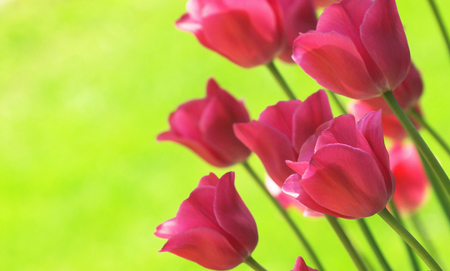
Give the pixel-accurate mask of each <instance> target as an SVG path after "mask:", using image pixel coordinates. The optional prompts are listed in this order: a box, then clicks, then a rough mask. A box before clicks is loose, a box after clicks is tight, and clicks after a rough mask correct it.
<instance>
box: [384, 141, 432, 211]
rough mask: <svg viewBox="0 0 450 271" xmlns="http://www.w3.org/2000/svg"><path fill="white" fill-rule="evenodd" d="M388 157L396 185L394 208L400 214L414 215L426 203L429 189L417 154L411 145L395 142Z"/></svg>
mask: <svg viewBox="0 0 450 271" xmlns="http://www.w3.org/2000/svg"><path fill="white" fill-rule="evenodd" d="M389 157H390V161H391V170H392V173H393V174H394V177H395V185H396V187H395V193H394V197H393V200H394V202H395V206H396V207H397V209H398V211H399V212H400V213H404V214H411V213H414V212H416V211H417V209H418V208H419V207H420V206H422V205H423V203H424V202H425V201H426V199H427V191H428V187H429V183H428V179H427V177H426V174H425V170H424V168H423V165H422V162H421V160H420V157H419V153H418V152H417V149H416V148H415V147H414V145H413V144H411V143H405V144H403V145H402V144H400V143H398V142H396V143H395V144H394V146H393V147H392V148H391V149H390V150H389Z"/></svg>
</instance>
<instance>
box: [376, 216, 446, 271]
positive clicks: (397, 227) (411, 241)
mask: <svg viewBox="0 0 450 271" xmlns="http://www.w3.org/2000/svg"><path fill="white" fill-rule="evenodd" d="M378 215H379V216H380V217H381V218H382V219H383V220H384V221H385V222H386V223H387V224H388V225H389V226H391V228H392V229H393V230H394V231H396V232H397V233H398V234H399V235H400V236H401V237H402V238H403V240H404V241H405V242H406V243H408V245H409V246H410V247H411V248H412V249H413V250H414V251H415V252H416V253H417V255H419V257H420V258H421V259H422V260H423V261H424V262H425V264H426V265H427V266H428V267H429V268H430V269H431V270H433V271H442V268H441V267H440V266H439V265H438V264H437V263H436V261H435V260H434V259H433V257H431V255H430V254H429V253H428V252H427V251H426V250H425V249H424V248H423V246H422V245H421V244H420V243H419V242H417V240H416V239H415V238H414V237H413V236H412V235H411V234H410V233H409V232H408V231H407V230H406V229H405V228H404V227H403V226H402V224H400V223H399V222H398V221H397V219H395V218H394V217H393V216H392V214H391V213H389V211H388V210H387V209H386V208H384V209H383V210H382V211H381V212H379V213H378Z"/></svg>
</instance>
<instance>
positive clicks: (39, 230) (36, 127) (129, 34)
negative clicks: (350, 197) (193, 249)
mask: <svg viewBox="0 0 450 271" xmlns="http://www.w3.org/2000/svg"><path fill="white" fill-rule="evenodd" d="M437 3H438V5H439V6H440V8H441V11H442V13H443V17H444V18H449V17H450V3H448V2H447V1H444V0H439V1H437ZM184 6H185V1H173V0H167V1H156V0H147V1H144V0H128V1H123V0H105V1H87V0H77V1H74V0H66V1H57V0H42V1H31V0H13V1H9V2H0V153H1V155H0V270H201V268H200V267H199V266H198V265H196V264H194V263H191V262H188V261H186V260H183V259H180V258H178V257H176V256H174V255H172V254H168V253H162V254H158V253H157V251H158V250H159V249H160V248H161V247H162V245H163V244H164V242H165V241H164V240H162V239H158V238H156V237H155V236H154V235H153V232H154V230H155V228H156V226H157V225H158V224H160V223H161V222H163V221H165V220H167V219H169V218H172V217H173V216H175V214H176V211H177V210H178V206H179V204H180V203H181V201H182V200H184V199H185V198H187V196H188V195H189V193H190V191H191V190H192V189H193V188H194V187H195V186H196V184H197V182H198V180H199V179H200V177H202V176H204V175H206V174H208V173H209V172H210V171H212V172H215V173H216V174H218V175H220V174H223V173H224V172H226V171H227V170H234V171H236V176H237V177H236V178H237V187H238V190H239V191H240V193H241V195H242V197H243V198H244V201H245V202H246V203H247V205H248V206H249V208H250V210H251V211H252V213H253V214H254V216H255V219H256V221H257V223H258V228H259V232H260V242H259V245H258V247H257V249H256V250H255V253H254V257H255V259H256V260H259V261H260V262H261V264H262V265H264V266H266V267H267V268H268V269H269V270H290V269H291V268H292V267H293V264H294V261H295V258H296V257H297V256H299V255H305V251H304V250H303V249H302V248H301V247H300V246H299V245H298V243H297V242H296V240H295V239H294V237H293V234H292V233H291V232H290V231H289V229H288V228H287V226H286V225H285V223H284V221H282V219H281V217H280V216H279V215H278V214H277V213H276V212H275V210H274V208H273V207H272V206H271V205H270V204H269V203H268V201H267V200H266V199H265V198H264V196H263V194H262V193H261V192H260V191H259V190H258V188H257V187H256V186H255V185H254V184H253V182H252V180H251V179H250V178H249V176H248V175H247V174H246V172H244V171H243V169H242V168H241V167H239V166H236V167H233V168H230V169H220V170H218V169H215V168H212V167H211V166H209V165H207V164H206V163H204V162H203V161H201V160H200V159H199V158H197V157H196V156H195V155H194V154H192V153H191V152H189V151H187V150H186V149H184V148H182V147H180V146H178V145H175V144H170V143H156V141H155V137H156V135H157V134H158V133H159V132H161V131H163V130H165V129H167V128H168V124H167V117H168V115H169V113H170V112H171V111H173V110H174V109H175V108H176V107H177V106H178V105H179V104H180V103H182V102H185V101H186V100H189V99H193V98H199V97H203V96H204V93H205V84H206V80H207V79H208V78H209V77H212V76H214V77H215V78H216V79H217V80H218V82H219V84H220V85H221V86H223V87H224V88H225V89H227V90H229V91H230V92H231V93H233V94H234V95H235V96H236V97H239V98H242V99H244V100H245V102H246V105H247V107H248V108H249V110H250V112H251V115H252V117H253V118H257V116H258V114H259V112H261V111H262V110H263V109H264V108H265V107H266V106H268V105H271V104H274V103H275V102H277V101H278V100H281V99H285V97H284V96H283V93H282V92H281V91H280V89H279V87H278V86H277V85H276V83H275V82H274V80H273V79H272V78H271V77H270V75H269V73H268V72H267V71H266V70H265V68H264V67H260V68H255V69H251V70H245V69H242V68H239V67H237V66H235V65H233V64H231V63H229V62H228V61H227V60H225V59H223V58H222V57H220V56H218V55H217V54H215V53H212V52H210V51H208V50H206V49H204V48H203V47H201V46H200V45H199V44H198V42H197V41H196V40H195V38H194V37H193V36H192V35H190V34H188V33H183V32H180V31H177V30H176V29H175V27H174V21H175V20H176V19H177V18H178V17H179V16H180V15H181V14H182V13H184V10H185V8H184ZM398 6H399V11H400V15H401V17H402V20H403V23H404V25H405V28H406V32H407V36H408V40H409V44H410V48H411V53H412V57H413V60H414V62H415V63H416V65H417V67H418V68H419V70H420V71H421V72H422V75H423V78H424V82H425V93H424V96H423V99H422V108H423V111H424V113H425V116H426V117H427V119H428V120H429V122H430V123H432V124H433V125H434V126H435V127H437V129H438V130H439V132H440V134H442V135H444V137H446V139H447V141H449V142H450V138H448V136H447V135H448V134H449V133H450V126H449V125H448V124H449V122H448V112H449V108H448V105H447V104H448V101H449V100H450V93H449V91H448V90H447V88H448V85H449V82H450V76H449V75H450V58H449V57H448V54H447V52H446V51H445V47H444V43H443V41H442V39H441V37H440V34H439V32H438V29H437V24H436V22H435V20H434V18H433V17H432V14H431V10H430V8H429V7H428V5H427V3H426V1H425V0H422V1H414V2H411V1H406V0H399V1H398ZM446 23H447V26H449V27H450V22H449V21H448V20H447V22H446ZM279 66H280V69H281V70H282V72H283V74H284V75H285V77H286V79H287V80H288V82H289V83H290V84H291V85H292V87H293V89H294V91H295V92H296V94H297V95H298V96H299V98H301V99H304V98H305V97H307V96H308V95H310V94H311V93H313V92H315V91H316V90H317V89H318V88H319V86H318V85H317V84H316V83H315V82H314V80H312V79H311V78H309V77H308V76H306V75H305V74H304V73H303V71H302V70H301V69H300V68H299V67H298V66H296V65H292V66H290V65H284V64H282V63H279ZM335 109H337V108H335ZM335 112H336V113H339V111H337V110H335ZM423 134H424V136H425V139H426V140H427V142H430V145H431V147H432V149H433V150H435V151H436V154H437V155H438V156H439V157H440V160H441V162H442V164H443V165H444V167H445V168H446V169H449V168H450V160H449V159H448V158H447V157H446V156H445V154H444V152H442V151H441V150H440V148H439V147H438V146H437V145H436V144H435V142H434V141H433V139H432V138H430V137H429V136H428V134H427V133H426V132H424V133H423ZM251 164H252V165H254V166H255V167H256V168H257V169H258V170H259V172H260V174H261V175H262V173H263V168H262V166H261V165H260V163H259V162H258V160H257V159H256V157H254V156H252V157H251ZM430 198H431V201H430V203H428V204H427V205H426V206H425V207H424V209H423V212H422V213H421V217H422V218H423V219H424V220H426V221H427V224H428V225H429V227H428V229H429V231H430V235H431V236H432V237H433V239H434V240H435V242H436V244H437V246H438V247H439V248H440V252H441V257H442V258H444V259H445V258H448V257H447V255H448V253H449V250H448V242H446V240H449V238H450V236H449V231H448V227H447V225H446V224H445V221H444V219H443V217H442V215H441V214H442V212H441V210H439V207H438V206H437V205H436V201H435V199H434V195H431V197H430ZM292 214H293V215H294V217H295V219H296V220H297V222H298V223H299V225H300V226H301V228H302V229H303V231H304V232H305V234H307V236H308V238H309V240H310V242H311V243H312V245H313V246H314V247H315V249H316V251H317V252H318V254H319V257H320V259H322V261H323V262H324V263H325V266H326V267H327V268H328V270H353V266H352V264H351V262H350V260H349V258H348V256H347V255H346V254H345V252H344V251H343V249H342V248H341V245H340V244H339V243H338V241H337V238H336V237H335V236H334V234H333V233H332V232H331V230H330V228H329V226H328V225H327V224H326V222H325V221H324V220H323V219H313V220H311V219H306V218H303V217H301V216H300V215H297V214H296V212H295V211H293V212H292ZM368 221H369V223H370V226H371V227H372V228H373V229H374V231H375V235H376V237H377V239H378V240H379V241H380V243H381V242H382V243H383V244H382V247H383V249H384V252H385V254H386V255H387V258H388V260H389V261H390V263H392V265H393V266H394V270H406V269H408V267H409V262H408V259H407V258H406V254H405V253H404V251H403V244H402V243H401V242H400V241H399V239H398V238H397V237H396V236H395V234H394V233H393V232H392V231H391V230H390V229H389V228H387V226H386V225H384V223H383V222H382V221H381V219H379V218H378V217H372V218H369V219H368ZM342 223H343V224H344V226H345V227H346V229H347V230H348V231H349V234H350V236H351V237H352V238H353V239H354V240H355V243H356V245H357V246H358V247H360V248H361V249H362V250H363V251H364V254H366V255H368V256H367V257H368V258H369V260H370V262H371V264H372V265H373V266H375V267H376V270H378V266H377V265H376V262H375V260H374V258H373V257H372V255H371V253H369V252H368V250H367V246H366V243H365V241H364V240H363V239H361V234H360V231H359V229H358V228H357V227H356V223H354V222H353V221H342ZM306 259H307V257H306ZM447 266H448V267H450V263H448V262H447ZM237 269H238V270H248V268H247V267H246V266H240V267H238V268H237Z"/></svg>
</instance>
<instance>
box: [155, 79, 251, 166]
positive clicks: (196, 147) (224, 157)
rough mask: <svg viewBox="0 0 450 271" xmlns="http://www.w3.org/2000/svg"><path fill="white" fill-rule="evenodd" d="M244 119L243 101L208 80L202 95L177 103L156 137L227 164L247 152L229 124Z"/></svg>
mask: <svg viewBox="0 0 450 271" xmlns="http://www.w3.org/2000/svg"><path fill="white" fill-rule="evenodd" d="M247 121H250V117H249V115H248V112H247V109H245V107H244V104H243V103H242V102H239V101H237V100H236V99H235V98H233V96H231V95H230V94H229V93H228V92H226V91H225V90H223V89H221V88H220V87H219V85H217V83H216V81H214V80H213V79H210V80H209V81H208V85H207V87H206V98H204V99H199V100H192V101H189V102H187V103H184V104H182V105H180V106H179V107H178V109H177V110H176V111H175V112H173V113H172V114H171V115H170V117H169V124H170V131H167V132H164V133H162V134H160V135H159V136H158V138H157V139H158V140H170V141H174V142H177V143H180V144H182V145H184V146H186V147H188V148H190V149H191V150H193V151H194V152H195V153H197V154H198V155H199V156H200V157H202V158H203V159H204V160H205V161H206V162H208V163H210V164H211V165H213V166H216V167H227V166H231V165H233V164H235V163H239V162H242V161H244V160H245V159H247V157H248V156H249V155H250V150H249V149H248V148H246V147H245V146H244V145H243V144H242V143H241V142H240V141H239V140H238V139H237V138H236V136H235V135H234V132H233V123H236V122H247Z"/></svg>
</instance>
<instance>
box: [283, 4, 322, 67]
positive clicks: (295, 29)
mask: <svg viewBox="0 0 450 271" xmlns="http://www.w3.org/2000/svg"><path fill="white" fill-rule="evenodd" d="M279 1H280V3H281V7H282V11H283V23H284V28H285V32H286V45H285V47H284V50H283V52H282V53H281V55H280V56H279V58H280V59H281V60H283V61H284V62H288V63H294V61H293V60H292V44H293V43H294V40H295V39H296V38H297V37H298V34H299V33H300V32H301V33H305V32H308V31H309V30H314V29H316V25H317V16H316V10H315V9H314V6H313V3H312V1H311V0H279Z"/></svg>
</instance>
